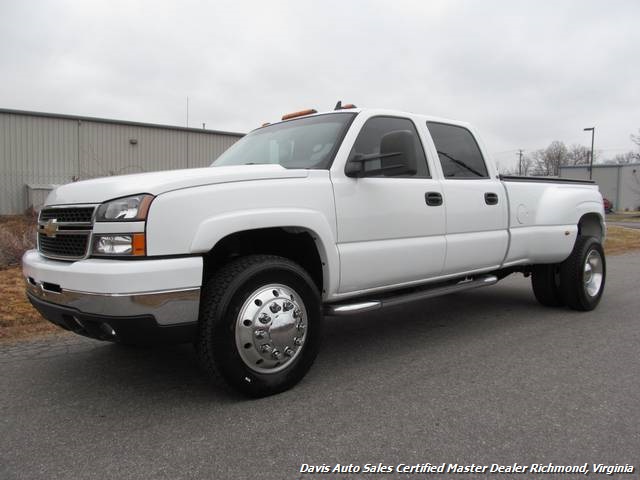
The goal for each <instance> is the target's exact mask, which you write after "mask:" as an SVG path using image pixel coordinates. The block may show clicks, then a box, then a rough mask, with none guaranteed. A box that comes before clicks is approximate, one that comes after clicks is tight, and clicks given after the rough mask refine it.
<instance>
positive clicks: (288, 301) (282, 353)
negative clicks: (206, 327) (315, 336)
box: [236, 284, 307, 373]
mask: <svg viewBox="0 0 640 480" xmlns="http://www.w3.org/2000/svg"><path fill="white" fill-rule="evenodd" d="M306 332H307V311H306V309H305V306H304V303H303V302H302V298H301V297H300V295H298V293H297V292H296V291H295V290H293V289H292V288H290V287H287V286H286V285H281V284H271V285H265V286H264V287H260V288H259V289H257V290H255V291H254V292H253V293H252V294H251V295H249V297H248V298H247V300H246V301H245V302H244V304H243V305H242V308H241V309H240V313H239V314H238V317H237V319H236V347H237V349H238V353H239V354H240V358H242V361H243V362H244V363H245V364H246V365H247V367H249V368H250V369H251V370H254V371H256V372H258V373H276V372H279V371H281V370H283V369H285V368H287V366H289V364H291V362H292V361H293V360H294V359H295V358H296V357H297V356H298V355H299V354H300V352H301V351H302V349H303V347H304V343H305V340H306V338H307V336H306Z"/></svg>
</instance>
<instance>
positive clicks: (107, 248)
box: [93, 233, 146, 256]
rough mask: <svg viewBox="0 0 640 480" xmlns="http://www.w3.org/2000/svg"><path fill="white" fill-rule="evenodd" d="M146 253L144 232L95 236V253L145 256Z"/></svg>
mask: <svg viewBox="0 0 640 480" xmlns="http://www.w3.org/2000/svg"><path fill="white" fill-rule="evenodd" d="M145 253H146V246H145V238H144V233H131V234H125V235H122V234H112V235H94V236H93V254H94V255H118V256H143V255H145Z"/></svg>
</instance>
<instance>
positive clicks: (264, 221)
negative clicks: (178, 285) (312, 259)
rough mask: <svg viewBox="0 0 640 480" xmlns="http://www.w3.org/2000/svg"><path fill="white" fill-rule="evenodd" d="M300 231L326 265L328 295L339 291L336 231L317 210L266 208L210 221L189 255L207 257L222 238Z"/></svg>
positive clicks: (197, 235) (199, 230) (203, 225)
mask: <svg viewBox="0 0 640 480" xmlns="http://www.w3.org/2000/svg"><path fill="white" fill-rule="evenodd" d="M274 227H275V228H282V227H288V228H301V229H304V230H306V231H308V232H309V233H310V234H311V236H312V237H313V239H314V241H315V243H316V247H317V248H318V253H319V255H320V259H321V260H322V263H323V267H322V268H323V277H324V278H325V285H324V288H325V290H326V292H327V293H329V292H334V291H336V290H337V288H338V281H339V272H340V263H339V262H340V260H339V257H338V250H337V248H336V241H335V238H334V235H333V231H332V229H331V227H330V225H329V223H328V222H327V219H326V218H325V217H324V216H323V215H322V214H321V213H320V212H317V211H314V210H308V209H301V208H265V209H251V210H243V211H234V212H229V213H223V214H219V215H215V216H212V217H209V218H207V219H206V220H204V221H202V222H201V223H200V225H199V226H198V228H197V230H196V233H195V236H194V238H193V241H192V242H191V246H190V253H206V252H208V251H210V250H211V249H212V248H214V247H215V245H216V244H217V243H218V242H219V241H220V240H222V239H223V238H225V237H227V236H229V235H231V234H234V233H239V232H243V231H247V230H256V229H261V228H274Z"/></svg>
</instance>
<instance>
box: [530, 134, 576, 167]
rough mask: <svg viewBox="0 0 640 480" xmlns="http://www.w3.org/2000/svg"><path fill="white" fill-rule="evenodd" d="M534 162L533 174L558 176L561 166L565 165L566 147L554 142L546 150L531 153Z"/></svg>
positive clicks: (561, 143) (556, 141)
mask: <svg viewBox="0 0 640 480" xmlns="http://www.w3.org/2000/svg"><path fill="white" fill-rule="evenodd" d="M532 157H533V160H534V162H535V172H536V174H538V175H544V176H550V175H558V172H559V171H560V166H561V165H566V162H567V158H568V150H567V146H566V145H565V144H564V143H563V142H560V141H558V140H554V141H553V142H551V143H550V144H549V146H548V147H547V148H544V149H541V150H536V151H535V152H533V153H532Z"/></svg>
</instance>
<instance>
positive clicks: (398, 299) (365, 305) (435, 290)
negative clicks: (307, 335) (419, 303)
mask: <svg viewBox="0 0 640 480" xmlns="http://www.w3.org/2000/svg"><path fill="white" fill-rule="evenodd" d="M497 282H498V277H496V276H495V275H483V276H480V277H477V278H473V279H471V280H462V281H460V282H458V283H454V284H448V285H444V286H433V287H431V288H425V289H423V290H419V291H417V292H415V291H414V292H410V293H401V294H399V295H395V296H388V297H385V298H381V299H380V300H374V299H371V300H359V301H354V302H353V303H333V304H327V305H325V308H324V313H325V315H335V316H342V315H351V314H354V313H363V312H368V311H371V310H378V309H380V308H384V307H392V306H397V305H402V304H404V303H409V302H414V301H416V300H422V299H424V298H431V297H438V296H440V295H447V294H449V293H455V292H461V291H463V290H471V289H472V288H479V287H488V286H489V285H494V284H496V283H497Z"/></svg>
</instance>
